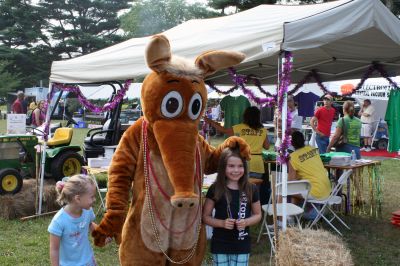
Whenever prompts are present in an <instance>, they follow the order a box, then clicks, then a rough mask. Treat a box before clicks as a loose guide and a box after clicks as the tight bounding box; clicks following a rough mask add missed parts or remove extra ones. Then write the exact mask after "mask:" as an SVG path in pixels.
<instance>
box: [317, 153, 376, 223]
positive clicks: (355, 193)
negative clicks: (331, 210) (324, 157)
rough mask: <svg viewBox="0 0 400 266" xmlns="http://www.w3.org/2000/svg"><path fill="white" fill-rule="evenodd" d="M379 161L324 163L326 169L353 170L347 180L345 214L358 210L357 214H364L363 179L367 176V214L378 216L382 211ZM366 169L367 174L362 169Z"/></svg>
mask: <svg viewBox="0 0 400 266" xmlns="http://www.w3.org/2000/svg"><path fill="white" fill-rule="evenodd" d="M380 165H381V162H380V161H373V160H363V159H361V160H357V161H356V164H354V165H344V166H338V165H331V164H325V165H324V166H325V168H326V169H327V170H328V171H334V172H336V171H338V170H353V173H352V175H351V176H350V178H349V179H348V180H347V199H348V200H347V204H346V214H348V213H350V212H351V211H352V213H353V214H355V213H356V212H357V210H358V213H359V214H366V213H367V212H366V210H365V200H364V198H363V188H364V179H365V178H366V177H367V178H368V179H367V181H368V188H369V203H370V210H369V215H371V216H373V217H379V216H380V215H381V211H382V202H383V196H382V193H383V188H382V185H383V177H382V175H381V174H380ZM365 169H366V170H367V175H365V174H364V172H365V171H364V170H365Z"/></svg>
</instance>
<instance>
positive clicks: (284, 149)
mask: <svg viewBox="0 0 400 266" xmlns="http://www.w3.org/2000/svg"><path fill="white" fill-rule="evenodd" d="M292 60H293V57H292V53H291V52H285V61H284V63H283V71H282V75H280V83H279V91H278V110H279V113H280V114H282V108H283V100H284V98H285V97H286V95H287V92H288V89H289V86H290V82H291V80H290V72H291V71H292V67H293V62H292ZM291 124H292V114H291V113H290V111H289V109H288V110H287V120H286V130H285V135H284V137H283V138H282V143H281V145H280V146H279V147H278V158H277V160H278V162H279V163H287V162H288V161H289V152H288V148H289V146H290V144H291V136H290V131H291V128H290V127H291Z"/></svg>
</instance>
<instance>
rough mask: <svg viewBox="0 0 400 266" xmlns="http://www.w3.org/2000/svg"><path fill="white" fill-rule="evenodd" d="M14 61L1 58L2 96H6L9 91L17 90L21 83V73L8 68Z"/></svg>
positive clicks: (0, 89) (0, 83) (0, 90)
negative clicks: (10, 70)
mask: <svg viewBox="0 0 400 266" xmlns="http://www.w3.org/2000/svg"><path fill="white" fill-rule="evenodd" d="M10 67H13V66H12V63H11V62H9V61H6V60H0V96H2V97H3V96H6V95H7V93H8V92H11V91H15V90H16V89H18V88H19V86H20V84H21V79H20V74H19V73H16V72H15V71H14V73H13V74H11V73H10V72H9V71H8V69H9V68H10Z"/></svg>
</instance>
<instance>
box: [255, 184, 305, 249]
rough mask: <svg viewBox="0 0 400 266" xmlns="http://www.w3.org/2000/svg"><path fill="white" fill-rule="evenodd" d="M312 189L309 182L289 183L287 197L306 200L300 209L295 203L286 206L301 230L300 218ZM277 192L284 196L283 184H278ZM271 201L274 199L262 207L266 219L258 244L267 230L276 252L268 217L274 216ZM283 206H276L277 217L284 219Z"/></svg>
mask: <svg viewBox="0 0 400 266" xmlns="http://www.w3.org/2000/svg"><path fill="white" fill-rule="evenodd" d="M310 188H311V185H310V183H309V182H308V181H307V180H298V181H289V182H287V195H288V196H290V195H301V196H302V197H303V198H304V202H303V204H302V206H301V207H299V206H297V205H295V204H293V203H287V204H286V208H287V209H286V210H287V215H288V216H294V217H296V220H297V224H298V226H299V228H301V224H300V216H301V215H302V214H303V213H304V207H305V206H306V203H307V197H308V193H309V191H310ZM276 191H277V194H278V195H281V194H282V193H281V191H282V183H278V184H277V185H276ZM271 199H272V197H270V198H269V201H268V204H265V205H262V209H263V211H264V217H263V221H262V224H261V228H260V232H259V233H258V238H257V243H258V242H259V241H260V237H261V235H262V234H263V232H264V229H266V230H267V234H268V238H269V241H270V242H271V247H272V249H273V250H275V248H274V244H273V240H272V236H271V232H270V230H269V226H271V225H269V224H267V216H268V215H269V216H272V215H273V207H272V203H271ZM282 205H283V204H282V203H277V204H276V215H277V216H278V217H282V209H283V207H282Z"/></svg>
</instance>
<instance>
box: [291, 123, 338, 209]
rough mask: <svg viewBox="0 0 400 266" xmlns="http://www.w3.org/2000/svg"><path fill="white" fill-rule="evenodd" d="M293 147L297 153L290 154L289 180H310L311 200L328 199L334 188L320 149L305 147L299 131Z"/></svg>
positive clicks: (294, 136) (293, 134)
mask: <svg viewBox="0 0 400 266" xmlns="http://www.w3.org/2000/svg"><path fill="white" fill-rule="evenodd" d="M292 145H293V147H294V148H295V151H294V152H292V153H291V154H290V161H289V178H288V179H289V180H308V181H309V182H310V184H311V191H310V194H309V198H315V199H325V198H327V197H328V196H329V194H330V193H331V190H332V188H331V183H330V180H329V178H328V173H327V171H326V169H325V167H324V165H323V163H322V160H321V158H320V157H319V152H318V148H314V147H311V146H308V145H307V146H305V145H304V136H303V134H302V133H301V132H299V131H295V132H293V133H292ZM294 203H295V202H294Z"/></svg>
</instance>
